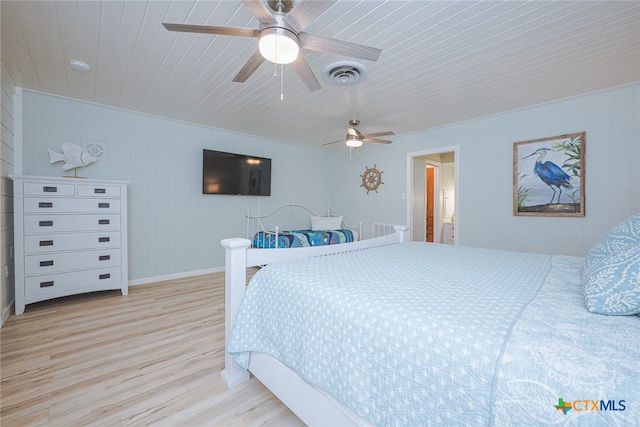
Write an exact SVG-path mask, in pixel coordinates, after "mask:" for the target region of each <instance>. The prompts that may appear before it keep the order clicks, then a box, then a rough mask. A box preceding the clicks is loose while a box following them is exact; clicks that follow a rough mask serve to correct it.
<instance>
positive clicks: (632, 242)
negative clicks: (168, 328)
mask: <svg viewBox="0 0 640 427" xmlns="http://www.w3.org/2000/svg"><path fill="white" fill-rule="evenodd" d="M621 227H622V229H625V227H626V230H627V232H625V233H620V229H621ZM629 229H631V232H629ZM405 234H406V229H405V228H404V227H396V233H394V234H393V235H389V236H384V237H382V238H378V239H369V240H365V241H360V242H355V243H348V244H344V245H338V246H328V247H317V248H296V249H290V250H288V251H256V250H253V249H249V246H250V242H248V241H247V240H246V239H226V240H223V242H222V244H223V246H224V247H225V249H226V255H227V256H226V265H225V268H226V285H227V288H226V304H227V305H226V313H225V316H226V318H225V320H226V325H225V332H226V338H225V340H226V341H225V345H226V348H227V351H228V352H227V353H226V355H225V369H224V370H223V371H222V373H221V376H222V379H223V381H224V382H225V384H227V386H230V387H231V386H235V385H237V384H239V383H241V382H243V381H245V380H247V379H248V378H249V372H251V373H253V374H254V375H255V376H256V377H257V378H258V379H259V380H260V381H262V382H263V383H264V384H265V385H266V386H267V387H268V388H269V389H270V390H271V391H272V392H274V394H275V395H276V396H278V397H279V398H280V399H281V400H282V401H283V402H284V403H285V404H286V405H287V406H289V407H290V408H291V409H292V410H293V411H294V412H295V413H296V414H297V415H298V416H299V417H300V418H301V419H302V420H303V421H304V422H305V423H307V424H308V425H310V426H315V425H402V426H409V425H470V426H480V425H489V426H513V425H531V426H539V425H576V426H577V425H580V426H585V425H586V426H603V425H620V426H625V425H635V424H637V420H638V419H640V387H639V386H638V384H639V383H640V363H639V361H640V346H639V345H638V344H639V343H640V317H639V316H638V315H637V314H638V313H640V215H637V216H636V217H632V218H631V219H630V220H628V221H627V222H626V223H624V224H621V226H618V227H617V228H616V229H614V230H612V233H609V234H608V235H607V236H605V237H604V238H603V240H601V241H600V242H598V244H597V245H595V246H594V248H593V249H592V250H591V251H589V253H588V254H587V256H586V258H581V257H570V256H560V255H542V254H529V253H519V252H508V251H499V250H489V249H480V248H470V247H460V246H451V245H440V244H433V243H431V244H429V243H418V242H406V241H405ZM621 235H623V237H620V236H621ZM629 235H630V236H631V237H629ZM319 255H324V256H319ZM255 265H266V267H264V268H262V269H260V271H258V272H257V273H256V274H255V275H254V276H253V278H252V279H251V283H250V285H249V286H248V287H246V286H245V283H246V271H247V267H249V266H255ZM416 267H418V268H416ZM616 269H617V270H616ZM607 275H608V276H613V278H614V279H615V280H614V281H616V280H617V282H616V284H615V286H613V288H611V287H609V288H608V287H607V286H606V283H605V282H606V281H607V279H606V277H608V276H607ZM618 279H620V280H618ZM620 283H622V285H620ZM619 285H620V286H622V289H619V288H618V286H619ZM625 286H626V288H625ZM616 293H618V294H621V295H622V297H620V295H616ZM590 310H591V311H590ZM620 310H621V311H620ZM592 311H593V312H592ZM616 311H617V312H616ZM598 312H601V313H607V314H609V315H604V314H597V313H598ZM612 314H619V315H612Z"/></svg>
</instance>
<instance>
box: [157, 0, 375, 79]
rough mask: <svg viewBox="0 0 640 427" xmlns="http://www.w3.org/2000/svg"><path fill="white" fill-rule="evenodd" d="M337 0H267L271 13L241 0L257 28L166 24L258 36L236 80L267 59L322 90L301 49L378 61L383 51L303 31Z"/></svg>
mask: <svg viewBox="0 0 640 427" xmlns="http://www.w3.org/2000/svg"><path fill="white" fill-rule="evenodd" d="M335 2H336V0H304V1H300V3H299V4H297V5H296V6H295V7H294V5H293V0H268V2H267V3H268V5H269V7H270V8H271V9H272V11H270V10H269V9H267V7H266V6H265V5H264V4H263V3H262V1H261V0H242V3H243V4H244V5H245V7H246V8H247V9H249V11H250V12H251V14H252V15H253V16H255V17H256V18H257V19H258V21H260V26H259V28H258V29H254V28H245V27H218V26H212V25H192V24H172V23H163V24H162V25H164V27H165V28H166V29H167V30H169V31H179V32H187V33H204V34H220V35H227V36H241V37H256V38H258V39H259V42H258V49H257V50H256V52H255V53H254V54H253V55H252V56H251V57H250V58H249V60H248V61H247V62H246V63H245V64H244V66H243V67H242V68H241V69H240V71H239V72H238V74H237V75H236V76H235V77H234V78H233V81H234V82H240V83H243V82H245V81H246V80H247V79H248V78H249V77H250V76H251V74H253V73H254V72H255V71H256V70H257V69H258V67H259V66H260V65H261V64H262V63H263V62H264V61H265V59H266V60H268V61H271V62H273V63H276V64H291V65H292V67H293V69H294V71H295V72H296V74H297V75H298V76H299V77H300V78H301V79H302V81H303V82H304V84H305V85H306V86H307V88H308V89H309V90H310V91H312V92H313V91H314V90H318V89H320V88H321V86H320V83H319V82H318V79H317V78H316V76H315V75H314V74H313V71H312V70H311V67H310V66H309V64H308V63H307V61H305V59H304V57H303V56H302V55H300V54H299V52H300V49H301V48H302V49H309V50H315V51H320V52H328V53H336V54H340V55H345V56H351V57H354V58H360V59H368V60H371V61H377V60H378V58H379V56H380V53H381V52H382V50H380V49H378V48H374V47H370V46H364V45H360V44H356V43H351V42H347V41H343V40H338V39H334V38H331V37H324V36H319V35H317V34H310V33H306V32H304V30H305V28H307V27H308V26H309V25H310V24H311V23H312V22H313V21H314V20H315V19H316V18H317V17H319V16H320V15H322V13H324V12H325V11H326V10H327V9H329V7H331V6H332V5H333V4H334V3H335Z"/></svg>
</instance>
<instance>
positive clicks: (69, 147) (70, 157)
mask: <svg viewBox="0 0 640 427" xmlns="http://www.w3.org/2000/svg"><path fill="white" fill-rule="evenodd" d="M61 148H62V153H56V152H55V151H53V150H49V157H50V159H51V160H50V163H52V164H53V163H57V162H64V166H62V169H64V170H66V171H68V170H71V169H76V168H81V167H83V166H87V165H89V164H91V163H93V162H95V161H96V160H97V159H96V158H95V157H94V156H92V155H91V153H89V152H88V151H87V150H85V149H84V148H82V147H80V146H79V145H76V144H73V143H71V142H63V143H62V145H61Z"/></svg>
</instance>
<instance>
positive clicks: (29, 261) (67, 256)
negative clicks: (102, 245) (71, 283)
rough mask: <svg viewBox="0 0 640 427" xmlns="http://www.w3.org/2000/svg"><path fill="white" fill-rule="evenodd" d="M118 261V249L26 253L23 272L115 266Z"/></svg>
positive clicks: (54, 271)
mask: <svg viewBox="0 0 640 427" xmlns="http://www.w3.org/2000/svg"><path fill="white" fill-rule="evenodd" d="M120 263H121V251H120V249H104V250H99V251H80V252H56V253H51V254H38V255H27V256H25V257H24V274H25V275H26V276H35V275H42V274H50V273H59V272H62V271H71V270H90V269H95V268H106V267H117V266H119V265H120Z"/></svg>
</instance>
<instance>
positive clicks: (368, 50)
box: [298, 33, 382, 61]
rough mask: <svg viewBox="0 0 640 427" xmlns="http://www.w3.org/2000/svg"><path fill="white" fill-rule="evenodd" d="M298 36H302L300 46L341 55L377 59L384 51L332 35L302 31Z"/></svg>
mask: <svg viewBox="0 0 640 427" xmlns="http://www.w3.org/2000/svg"><path fill="white" fill-rule="evenodd" d="M298 36H299V38H300V46H301V47H302V48H303V49H309V50H317V51H320V52H328V53H337V54H340V55H345V56H351V57H353V58H360V59H368V60H371V61H377V60H378V58H379V57H380V54H381V53H382V50H381V49H378V48H376V47H371V46H365V45H362V44H357V43H351V42H347V41H344V40H338V39H334V38H331V37H324V36H319V35H317V34H309V33H300V34H298Z"/></svg>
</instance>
